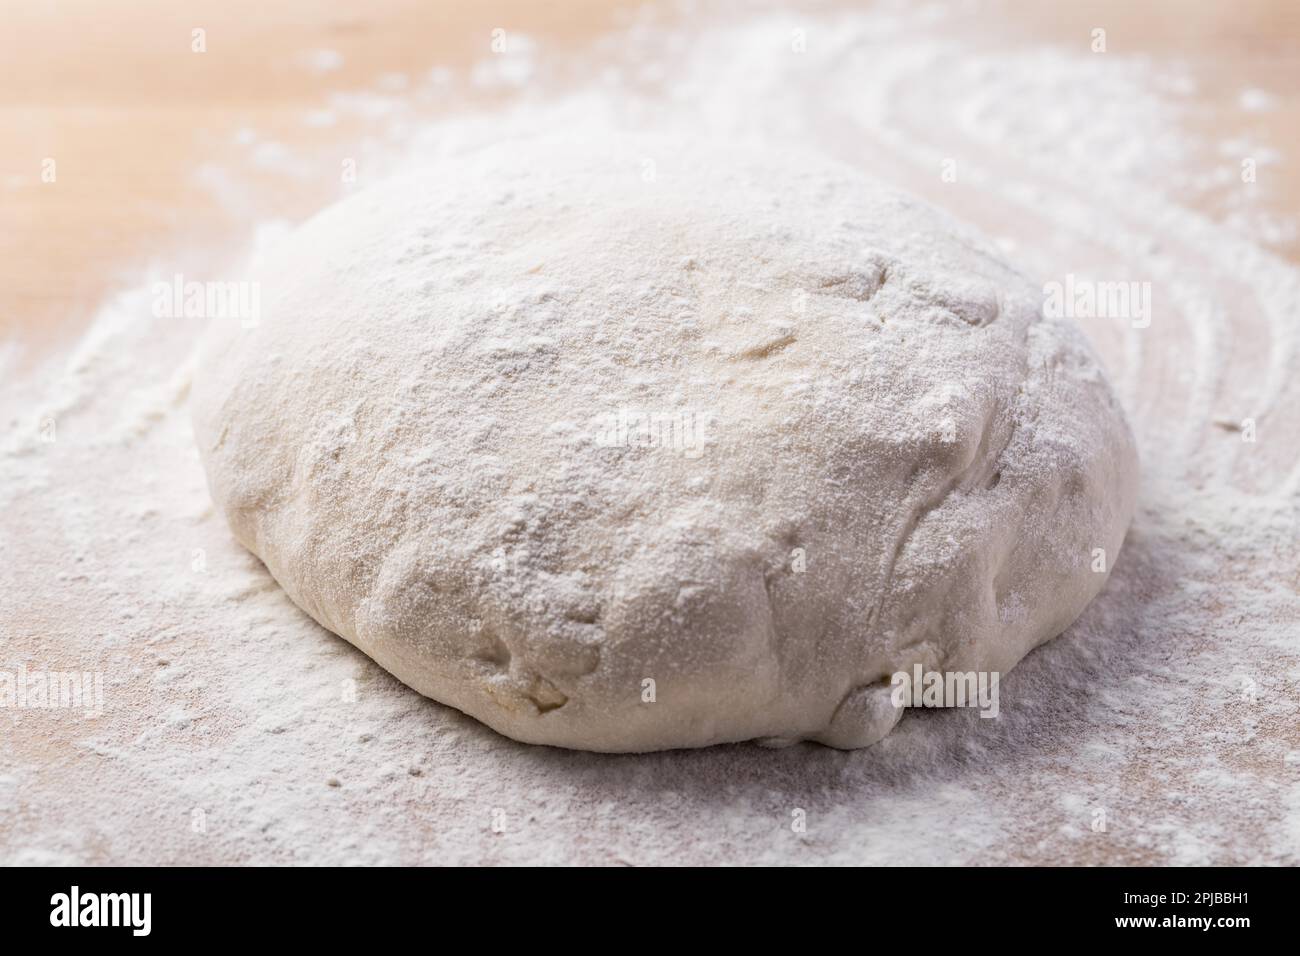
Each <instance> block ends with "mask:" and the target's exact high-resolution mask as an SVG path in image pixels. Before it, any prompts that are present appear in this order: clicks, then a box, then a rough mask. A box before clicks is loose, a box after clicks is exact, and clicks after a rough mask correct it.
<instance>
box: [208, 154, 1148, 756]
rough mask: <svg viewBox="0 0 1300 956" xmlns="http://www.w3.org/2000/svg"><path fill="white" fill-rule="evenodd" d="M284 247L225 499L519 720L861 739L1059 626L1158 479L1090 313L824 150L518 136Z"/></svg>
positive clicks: (344, 619)
mask: <svg viewBox="0 0 1300 956" xmlns="http://www.w3.org/2000/svg"><path fill="white" fill-rule="evenodd" d="M259 279H260V281H261V283H262V288H261V302H262V310H261V322H260V324H259V325H258V326H257V327H255V328H251V329H249V328H243V327H241V325H240V323H238V322H221V321H216V322H214V324H213V328H212V331H211V333H210V335H209V337H208V339H207V341H206V342H205V346H204V349H203V354H202V355H201V357H200V363H199V372H198V375H197V378H196V382H195V395H194V423H195V431H196V435H197V438H198V442H199V447H200V449H201V452H202V455H203V459H204V462H205V465H206V468H207V474H208V480H209V484H210V487H211V490H212V495H213V498H214V499H215V501H216V503H217V505H218V506H219V508H220V509H221V511H222V512H223V513H224V514H225V516H226V518H227V520H228V521H229V523H230V526H231V528H232V529H233V531H234V533H235V535H236V536H237V537H238V539H239V540H240V541H241V542H243V544H244V545H245V546H247V547H248V548H249V549H250V550H252V551H253V552H254V553H255V554H257V555H258V556H259V557H260V558H261V559H262V560H263V561H264V562H265V563H266V566H267V567H268V568H269V569H270V571H271V573H272V574H273V575H274V576H275V578H276V580H277V581H279V582H280V584H281V585H282V586H283V587H284V588H285V590H286V591H287V592H288V594H289V595H290V596H291V597H292V598H293V600H294V601H295V602H297V603H298V605H300V606H301V607H302V608H303V609H304V610H306V611H307V612H308V613H309V614H311V615H312V617H314V618H315V619H316V620H317V621H319V622H320V623H321V624H322V625H324V626H325V627H327V628H329V629H330V630H332V631H334V632H335V633H337V634H340V635H342V636H343V637H345V638H347V639H348V640H349V641H351V642H352V643H353V644H355V645H356V646H357V647H359V648H361V649H362V650H363V651H365V652H366V653H367V654H369V655H370V656H371V657H373V658H374V659H375V660H376V661H378V662H379V663H380V664H381V665H383V666H384V667H385V668H387V669H388V670H389V671H391V672H392V673H393V674H395V675H396V676H397V677H399V678H400V679H401V680H402V681H404V682H405V683H407V684H409V685H410V686H411V687H413V688H415V689H416V690H418V691H420V692H421V693H423V694H426V695H428V696H430V697H433V698H435V699H437V700H439V701H442V702H444V703H446V704H450V705H452V706H454V707H457V708H459V709H461V710H462V711H464V712H466V713H468V714H471V715H473V716H474V717H477V718H478V719H479V720H482V721H484V722H485V723H487V724H488V725H490V726H492V727H494V728H495V729H497V730H498V731H500V732H501V733H503V734H507V735H509V736H511V737H514V738H516V739H518V740H523V741H530V742H537V743H547V744H555V745H559V746H565V747H577V748H584V749H590V750H604V751H645V750H656V749H661V748H670V747H698V746H703V745H706V744H712V743H718V742H721V741H738V740H747V739H751V738H759V739H762V740H765V741H769V742H786V741H792V740H799V739H809V740H817V741H821V742H823V743H827V744H830V745H833V746H836V747H862V746H866V745H868V744H870V743H873V742H874V741H876V740H878V739H880V738H881V737H882V736H883V735H884V734H886V733H887V732H888V731H889V729H890V728H891V727H892V726H893V725H894V723H895V722H896V721H897V719H898V715H899V713H900V711H897V710H896V709H895V708H894V707H893V706H892V704H891V703H890V702H889V692H890V687H889V684H888V680H889V675H891V674H892V673H894V672H896V671H900V670H908V671H910V670H911V668H912V667H913V665H914V664H917V663H919V664H921V665H922V666H923V667H924V668H925V669H927V670H960V671H972V670H974V671H998V672H1005V671H1007V670H1008V669H1010V668H1011V667H1012V666H1014V665H1015V664H1016V662H1017V661H1019V660H1020V659H1021V658H1022V657H1023V656H1024V655H1025V654H1026V653H1027V652H1028V651H1030V650H1031V649H1032V648H1034V647H1035V646H1037V645H1039V644H1041V643H1042V642H1044V641H1046V640H1048V639H1050V638H1051V637H1053V636H1054V635H1056V634H1058V633H1060V632H1061V631H1062V630H1063V629H1064V628H1066V627H1067V626H1068V625H1069V624H1070V622H1071V621H1073V620H1074V618H1075V617H1076V616H1077V615H1078V614H1079V612H1080V611H1081V610H1082V608H1083V607H1084V605H1085V604H1086V603H1087V602H1088V601H1089V600H1090V599H1091V598H1092V597H1093V596H1094V595H1095V594H1096V593H1097V591H1098V590H1099V589H1100V588H1101V586H1102V584H1103V582H1104V580H1105V574H1104V573H1097V572H1095V571H1094V570H1093V567H1094V555H1095V552H1094V549H1098V548H1100V549H1104V551H1105V555H1106V557H1105V561H1106V565H1105V566H1106V567H1107V568H1109V567H1110V565H1111V563H1113V560H1114V557H1115V555H1116V553H1117V551H1118V550H1119V546H1120V543H1121V541H1122V539H1123V536H1124V532H1125V529H1126V527H1127V525H1128V522H1129V519H1130V517H1131V514H1132V510H1133V506H1134V496H1135V488H1136V482H1137V463H1136V456H1135V451H1134V445H1133V440H1132V438H1131V436H1130V433H1129V430H1128V427H1127V425H1126V423H1125V421H1124V419H1123V416H1122V413H1121V411H1120V409H1119V407H1118V405H1117V403H1116V400H1115V398H1114V396H1113V395H1112V393H1111V391H1110V389H1109V387H1108V385H1107V384H1106V381H1105V379H1104V377H1103V375H1102V372H1101V370H1100V369H1099V367H1098V365H1097V362H1096V360H1095V359H1094V358H1093V356H1092V354H1091V352H1090V351H1089V349H1088V348H1087V346H1086V345H1085V343H1084V341H1083V339H1082V336H1081V335H1080V333H1079V332H1078V330H1077V329H1075V328H1073V327H1072V326H1070V325H1069V324H1067V323H1064V322H1058V321H1049V320H1045V319H1043V318H1041V317H1040V301H1041V296H1040V295H1039V293H1038V290H1037V289H1036V288H1035V287H1034V286H1033V285H1032V284H1031V283H1029V282H1028V281H1027V280H1026V279H1025V278H1024V277H1022V276H1020V275H1019V274H1017V273H1016V272H1014V271H1013V270H1012V269H1011V268H1010V267H1008V266H1007V265H1005V264H1004V263H1003V262H1002V261H1001V260H1000V259H999V258H998V257H997V256H996V255H995V254H994V253H993V252H992V251H990V249H989V248H988V245H987V244H986V243H985V242H984V241H983V240H981V239H980V238H979V237H977V236H974V235H972V234H971V233H969V232H968V231H967V230H966V229H965V228H964V227H962V226H960V225H959V224H957V223H955V222H953V221H951V220H949V219H948V218H946V217H944V216H942V215H941V214H939V213H937V212H935V211H933V210H931V209H929V208H927V207H925V206H922V205H920V204H918V203H917V202H916V201H915V200H912V199H909V198H907V197H905V196H901V195H899V194H896V193H894V192H891V191H889V190H886V189H884V188H882V187H880V186H878V185H876V184H875V183H873V182H870V181H867V180H865V179H863V178H862V177H860V176H859V175H858V174H856V173H855V172H853V171H851V170H849V169H847V168H841V167H835V166H828V165H826V164H825V163H824V162H822V161H818V160H813V159H811V158H809V157H807V156H803V155H798V154H795V155H790V154H787V153H784V152H780V153H776V152H764V151H758V150H755V151H737V150H730V149H723V148H719V147H711V146H698V145H697V146H694V147H690V148H686V147H684V146H683V145H682V144H680V143H676V142H671V141H663V140H658V139H653V138H645V139H632V140H620V141H617V142H610V143H602V144H598V145H593V144H591V143H573V144H567V143H538V142H516V143H511V144H508V145H507V146H503V147H501V148H496V149H491V150H485V151H479V152H475V153H472V154H468V155H462V156H459V157H457V158H455V159H453V160H448V161H446V162H445V163H443V164H442V165H440V166H438V167H436V168H430V169H427V170H426V171H423V172H421V173H420V174H417V175H413V176H410V177H407V178H403V179H399V180H396V181H393V182H391V183H389V184H387V185H384V186H381V187H378V188H375V189H372V190H370V191H365V192H362V193H360V194H358V195H357V196H355V197H352V198H349V199H347V200H346V201H344V202H342V203H340V204H339V205H337V206H335V207H334V208H331V209H329V210H327V211H326V212H324V213H322V214H321V215H319V216H317V217H316V218H315V219H313V220H312V221H310V222H309V223H307V224H306V225H304V226H303V227H302V228H301V229H300V230H298V232H297V233H296V234H295V235H294V236H293V237H292V238H291V239H290V240H289V241H287V242H286V243H285V244H284V246H283V248H282V249H281V250H280V251H279V252H278V253H277V254H276V255H274V256H273V257H272V259H271V261H270V262H269V263H268V264H267V267H266V269H265V270H264V272H263V273H262V274H261V276H260V277H259ZM1003 706H1008V704H1006V703H1004V705H1003Z"/></svg>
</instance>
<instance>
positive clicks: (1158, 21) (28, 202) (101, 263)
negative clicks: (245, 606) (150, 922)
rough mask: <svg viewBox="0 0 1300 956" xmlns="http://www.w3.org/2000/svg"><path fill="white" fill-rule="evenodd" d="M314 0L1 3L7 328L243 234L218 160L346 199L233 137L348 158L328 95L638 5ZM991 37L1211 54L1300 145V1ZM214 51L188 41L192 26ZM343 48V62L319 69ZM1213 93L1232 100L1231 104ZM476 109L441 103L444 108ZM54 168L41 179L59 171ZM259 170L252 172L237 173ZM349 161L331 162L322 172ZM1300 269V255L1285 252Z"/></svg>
mask: <svg viewBox="0 0 1300 956" xmlns="http://www.w3.org/2000/svg"><path fill="white" fill-rule="evenodd" d="M322 6H323V5H322V4H319V3H312V2H307V0H289V2H284V3H276V4H265V3H253V2H248V0H237V2H229V0H223V2H217V0H193V2H188V3H175V2H169V0H137V2H133V3H130V4H114V5H112V6H111V8H109V7H106V6H105V5H104V4H103V3H102V2H97V0H62V2H51V3H27V2H20V0H5V2H4V3H3V4H0V11H2V12H0V17H2V18H3V22H4V29H3V30H0V64H3V67H0V69H3V72H4V82H3V83H0V338H4V337H11V336H16V337H18V338H19V339H20V340H22V341H23V342H25V343H27V344H28V345H29V346H37V348H36V349H29V355H33V356H34V355H37V354H39V353H40V352H41V351H44V350H45V348H47V347H48V345H49V344H50V343H52V342H54V341H57V340H63V339H66V337H67V335H68V334H70V332H72V331H75V330H76V329H78V328H80V327H82V326H84V324H85V322H86V321H87V320H88V317H89V315H90V314H91V312H92V311H93V308H94V306H95V304H96V303H97V302H98V301H99V300H100V299H101V298H102V297H103V295H104V294H105V293H106V292H107V291H108V290H110V289H111V288H113V287H114V285H115V284H116V283H117V282H119V281H120V280H121V278H122V276H123V275H124V274H125V272H126V270H128V269H130V268H131V267H134V266H138V265H141V264H143V263H146V262H148V261H150V260H151V259H153V258H156V257H158V256H161V255H167V256H169V258H171V259H175V258H176V257H177V256H178V252H179V254H181V255H183V254H184V252H185V251H188V252H189V253H190V254H192V255H193V256H195V257H196V258H197V257H199V256H201V255H202V254H203V253H204V252H205V251H208V250H210V249H212V248H214V247H220V246H221V245H222V244H223V243H226V242H229V241H230V240H235V239H238V238H241V231H242V230H244V229H245V228H246V227H247V225H248V222H247V221H246V217H243V216H240V215H238V212H237V211H235V212H233V213H232V210H231V208H230V207H229V204H228V203H222V202H220V201H219V200H218V196H217V195H215V194H214V191H213V190H212V189H211V188H210V187H209V186H207V185H205V184H204V183H203V182H202V180H201V178H200V177H198V176H196V171H197V170H200V169H202V167H203V164H204V163H205V162H207V161H209V160H217V161H220V163H222V164H223V165H224V166H225V167H228V168H235V169H237V170H238V172H237V176H238V178H239V185H240V187H241V188H242V189H244V190H246V197H247V201H249V202H256V203H257V205H258V209H259V212H260V213H261V214H263V215H282V216H286V217H290V218H301V217H303V216H305V215H307V214H309V213H310V212H312V211H313V210H314V209H316V208H318V207H319V206H320V205H321V204H323V203H324V202H326V201H328V200H329V198H330V197H331V195H332V193H333V191H336V190H337V181H336V179H335V178H333V177H330V176H325V175H321V176H318V177H315V178H313V177H312V176H301V177H298V178H296V179H294V180H293V181H286V180H285V178H284V177H283V176H272V175H268V173H267V172H266V171H265V170H264V169H259V168H257V167H255V166H249V164H248V161H247V156H246V152H247V151H243V152H240V151H237V150H235V149H233V148H232V145H231V144H232V140H233V138H234V137H235V136H236V135H237V133H238V131H239V130H240V129H244V128H250V127H251V128H256V129H257V130H258V131H259V132H260V133H261V134H262V135H264V136H268V137H273V138H274V139H275V140H276V141H278V142H281V143H283V144H285V145H286V146H287V147H288V148H290V149H295V150H305V149H311V150H315V151H316V152H317V154H326V155H328V154H331V153H332V154H335V155H337V156H346V155H348V154H349V153H350V152H352V151H354V147H355V145H356V141H357V139H358V138H359V137H362V136H364V135H365V133H366V129H365V124H364V123H357V122H344V123H340V124H337V125H335V126H333V127H329V128H313V127H309V126H305V125H304V124H303V122H302V115H303V113H304V112H305V111H308V110H311V109H312V108H313V107H317V106H322V105H324V104H325V102H326V101H327V99H328V97H329V95H330V94H331V93H334V92H340V91H353V90H364V89H368V88H373V87H374V86H375V84H376V83H382V82H383V78H384V77H386V76H387V77H392V76H394V75H407V76H420V75H423V74H425V73H427V71H428V70H429V69H430V68H431V67H434V66H435V65H436V66H441V67H447V68H450V69H452V70H462V71H463V70H464V69H466V68H467V67H468V66H469V65H470V64H472V63H473V62H475V61H477V60H479V59H481V58H482V56H483V55H484V52H485V51H486V50H487V49H488V47H489V44H490V41H491V33H492V30H493V29H496V28H498V27H500V28H508V29H510V30H512V31H513V30H517V31H521V32H524V33H527V34H529V35H532V36H534V37H536V38H537V39H538V41H539V42H541V43H544V44H545V45H546V46H547V47H548V49H552V50H558V51H561V52H563V51H566V50H568V51H573V53H574V54H575V55H577V54H578V53H579V52H580V51H581V49H582V47H583V44H584V43H586V42H588V41H589V40H590V39H591V38H592V37H593V36H596V35H598V34H600V33H601V32H602V31H603V30H605V29H607V28H608V27H609V26H611V25H612V24H614V23H616V22H618V20H619V18H620V17H624V16H626V14H627V12H628V10H629V9H631V8H632V7H633V6H634V5H633V4H630V3H626V2H602V0H564V2H521V0H504V2H503V0H487V2H475V3H463V2H461V3H457V2H446V0H443V2H418V0H376V2H371V3H367V4H364V5H359V6H355V7H353V6H350V5H343V4H333V5H329V8H328V9H322ZM991 9H992V10H993V11H994V12H993V13H992V15H990V17H989V18H988V29H989V30H990V31H991V32H995V33H1011V34H1023V35H1026V36H1030V37H1038V38H1041V39H1045V40H1051V41H1053V42H1059V43H1074V44H1077V43H1078V42H1079V38H1081V37H1086V36H1087V33H1088V30H1089V29H1090V28H1091V27H1092V26H1093V25H1095V24H1105V25H1106V28H1107V30H1108V33H1109V37H1110V48H1111V50H1112V51H1113V52H1115V53H1121V54H1125V55H1127V54H1143V53H1149V54H1153V55H1159V56H1164V57H1173V58H1176V59H1178V60H1181V61H1185V62H1188V63H1191V64H1194V65H1195V67H1196V69H1197V71H1198V73H1199V74H1201V75H1203V76H1205V77H1206V78H1208V79H1209V80H1210V81H1211V84H1212V85H1209V86H1207V89H1206V90H1205V91H1204V92H1203V93H1202V94H1201V98H1202V100H1203V104H1202V105H1204V106H1207V107H1211V109H1208V110H1206V111H1203V115H1202V118H1200V119H1199V120H1198V122H1201V123H1208V124H1213V123H1214V121H1215V120H1214V112H1213V108H1214V107H1221V108H1222V109H1223V110H1225V111H1235V110H1236V109H1237V102H1236V98H1235V97H1236V92H1237V91H1238V90H1239V89H1241V88H1242V87H1250V86H1259V87H1262V88H1265V89H1268V90H1270V91H1273V92H1274V93H1275V94H1276V93H1281V94H1283V95H1284V97H1285V98H1284V100H1283V102H1282V103H1281V104H1280V107H1279V108H1277V109H1274V110H1271V111H1269V112H1267V113H1261V114H1259V115H1258V116H1257V117H1256V118H1255V120H1254V122H1255V123H1256V125H1257V128H1258V131H1259V134H1260V137H1261V139H1264V140H1266V141H1271V142H1280V143H1288V142H1289V143H1293V144H1294V143H1296V142H1297V141H1300V59H1297V55H1296V49H1297V45H1298V44H1297V37H1300V4H1297V3H1295V2H1293V0H1244V2H1242V0H1232V2H1229V0H1201V2H1192V0H1160V2H1152V0H1145V2H1136V3H1134V2H1127V0H1109V2H1086V3H1072V4H1067V3H1050V4H1047V3H1040V2H1017V3H1010V4H1004V5H998V6H997V7H993V8H991ZM195 28H202V29H204V30H205V31H206V43H207V51H206V52H205V53H202V54H197V53H194V52H192V51H191V31H192V30H193V29H195ZM321 50H329V51H334V52H336V53H338V54H339V55H340V57H341V64H340V65H339V66H338V68H337V69H332V70H327V71H321V70H319V69H314V68H313V66H312V63H313V61H312V59H311V58H312V55H313V53H314V52H315V51H321ZM1216 97H1217V98H1219V99H1221V103H1216V102H1215V100H1216ZM459 105H460V104H456V103H434V104H428V105H427V108H428V109H430V110H437V109H454V108H457V107H458V106H459ZM49 158H53V159H54V160H55V162H56V173H57V179H56V181H55V182H53V183H45V182H42V178H41V174H42V163H43V162H44V161H45V160H46V159H49ZM241 163H242V164H243V168H242V169H240V168H239V164H241ZM327 167H328V168H331V169H332V168H333V164H326V163H322V164H321V168H322V169H324V168H327ZM1279 178H1280V179H1281V188H1278V189H1275V190H1274V191H1273V192H1272V193H1271V199H1270V201H1271V202H1272V203H1274V204H1275V206H1276V208H1277V210H1278V212H1279V213H1293V212H1295V210H1297V209H1300V185H1297V179H1296V177H1294V176H1288V177H1279ZM1284 252H1286V253H1287V254H1289V255H1290V256H1291V257H1292V259H1293V260H1296V261H1300V258H1298V257H1300V246H1297V245H1296V244H1295V243H1293V244H1291V245H1290V246H1289V247H1288V248H1287V249H1285V250H1284Z"/></svg>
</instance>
